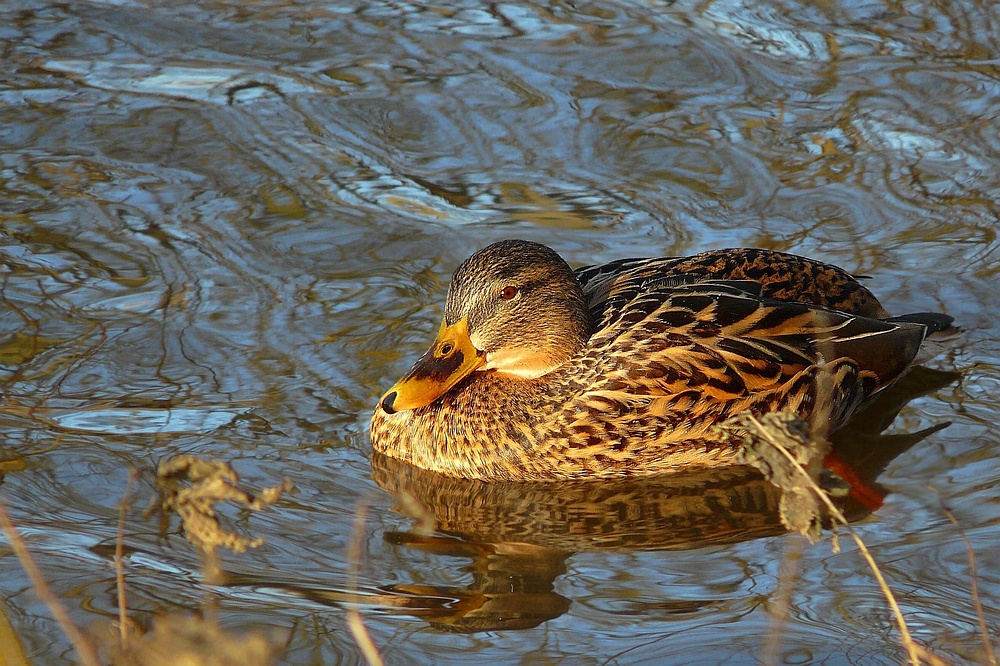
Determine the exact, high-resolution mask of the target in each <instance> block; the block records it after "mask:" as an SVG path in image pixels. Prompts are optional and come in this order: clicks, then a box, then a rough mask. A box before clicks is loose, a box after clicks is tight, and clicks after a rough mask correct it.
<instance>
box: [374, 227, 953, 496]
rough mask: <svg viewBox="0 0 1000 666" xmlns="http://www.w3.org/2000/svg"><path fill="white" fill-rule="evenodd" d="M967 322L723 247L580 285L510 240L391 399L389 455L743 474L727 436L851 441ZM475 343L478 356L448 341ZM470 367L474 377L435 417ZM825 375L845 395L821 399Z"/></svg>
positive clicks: (791, 258) (599, 269) (549, 471)
mask: <svg viewBox="0 0 1000 666" xmlns="http://www.w3.org/2000/svg"><path fill="white" fill-rule="evenodd" d="M511 287H513V290H511V289H509V288H511ZM511 293H513V294H514V296H512V297H511V298H510V299H508V298H507V297H506V296H507V295H509V294H511ZM580 294H582V295H583V298H582V299H581V298H580V297H579V295H580ZM949 323H950V318H948V317H946V316H944V315H912V316H909V317H900V318H895V319H890V318H889V313H888V312H887V311H886V310H885V309H884V308H883V307H882V306H881V304H880V303H879V302H878V300H877V299H876V298H875V296H873V295H872V294H871V292H870V291H868V290H867V289H866V288H865V287H863V286H862V285H860V284H859V283H858V282H857V281H856V280H855V279H854V278H852V277H851V276H850V275H849V274H847V273H846V272H844V271H843V270H841V269H839V268H836V267H834V266H830V265H827V264H823V263H820V262H816V261H813V260H810V259H806V258H803V257H798V256H795V255H789V254H784V253H778V252H770V251H766V250H749V249H739V250H717V251H712V252H706V253H703V254H699V255H695V256H693V257H687V258H672V259H627V260H621V261H616V262H612V263H609V264H603V265H600V266H591V267H585V268H581V269H578V270H577V271H575V272H570V270H569V268H568V267H567V266H566V265H565V262H563V261H562V259H561V258H559V256H558V255H557V254H555V253H554V252H552V251H551V250H550V249H548V248H545V247H544V246H541V245H538V244H535V243H528V242H526V241H504V242H502V243H497V244H494V245H491V246H489V247H487V248H484V249H483V250H480V251H479V252H477V253H476V254H475V255H473V256H472V257H471V258H470V259H469V260H467V261H466V262H465V263H463V265H462V266H461V267H459V269H458V271H457V272H456V275H455V279H454V280H453V283H452V285H451V289H450V290H449V297H448V304H447V307H446V311H445V317H444V323H443V324H442V333H441V334H440V335H439V340H438V341H436V342H435V345H434V346H432V348H431V350H430V351H429V352H428V354H426V355H425V356H424V357H423V358H422V359H421V360H420V361H419V362H418V363H417V365H415V366H414V369H413V370H411V371H410V373H409V374H408V375H407V376H406V377H404V379H403V380H401V381H400V382H399V383H398V384H397V386H396V387H393V389H391V390H390V391H389V392H387V394H386V396H384V397H383V399H382V400H381V401H380V404H379V407H378V408H376V410H375V414H374V416H373V418H372V423H371V437H372V444H373V446H374V448H375V449H376V450H377V451H380V452H382V453H384V454H386V455H388V456H391V457H394V458H398V459H401V460H405V461H407V462H410V463H412V464H414V465H417V466H419V467H423V468H425V469H431V470H434V471H438V472H441V473H444V474H448V475H451V476H458V477H464V478H477V479H485V480H500V479H504V480H523V481H551V480H558V479H569V478H588V477H595V478H599V477H623V476H634V475H646V474H656V473H661V472H668V471H671V470H677V469H679V468H683V467H693V466H713V465H720V464H727V463H729V462H731V460H732V456H733V451H732V450H731V448H730V446H729V445H728V444H726V443H724V442H722V441H720V439H719V437H718V435H717V434H715V430H714V428H713V426H714V425H716V424H717V423H719V422H721V421H723V420H725V419H726V418H728V417H730V416H732V415H734V414H736V413H738V412H740V411H743V410H751V411H753V412H755V413H764V412H767V411H774V410H780V409H790V410H793V411H796V412H798V413H799V414H800V415H802V416H803V417H812V418H817V417H819V418H822V419H824V420H825V424H826V425H827V426H828V427H829V429H830V430H835V429H836V428H838V427H840V426H841V425H843V424H844V423H845V422H846V421H847V420H848V419H849V418H850V416H851V415H852V414H853V413H855V412H856V411H857V410H858V408H859V407H860V406H862V405H863V404H865V403H866V402H867V401H869V400H870V399H871V398H872V397H873V396H874V395H876V394H877V393H878V392H879V391H881V390H882V389H884V388H886V387H887V386H889V385H891V384H892V383H893V382H895V381H896V380H897V379H899V377H901V376H902V375H903V374H904V373H905V371H906V370H907V368H908V367H909V365H910V363H911V362H912V360H913V358H914V356H915V355H916V353H917V350H918V348H919V347H920V344H921V342H922V341H923V339H924V338H925V336H926V335H927V334H928V332H929V331H934V330H938V329H941V328H944V327H946V326H947V325H948V324H949ZM459 328H461V329H462V333H463V335H464V337H462V338H461V340H462V342H456V340H458V338H455V337H448V336H449V335H450V334H451V333H450V332H452V331H453V330H457V329H459ZM466 328H467V335H465V329H466ZM577 331H583V333H577ZM567 340H569V341H571V342H570V343H567ZM466 343H469V344H466ZM456 345H458V346H459V347H460V348H459V349H456V348H455V347H456ZM461 345H465V346H464V347H463V346H461ZM463 354H464V356H463ZM460 362H461V364H463V367H464V368H466V369H465V370H462V371H461V372H463V373H468V374H466V375H462V377H461V378H460V379H459V378H457V377H456V378H455V382H454V383H453V384H450V385H448V387H447V389H445V390H444V391H443V394H441V395H439V396H437V397H434V398H433V399H432V400H431V401H430V402H429V404H423V403H424V402H426V401H427V400H429V399H430V397H429V396H435V395H436V393H435V392H434V391H431V390H430V389H427V386H429V385H430V384H433V385H434V386H438V385H437V384H436V383H435V382H438V381H439V379H440V377H439V375H440V374H441V372H442V370H441V368H446V369H447V370H448V371H449V372H450V371H451V369H452V368H454V367H457V366H458V365H459V364H460ZM469 368H472V369H471V370H470V369H469ZM435 373H437V374H435ZM820 376H823V377H824V378H826V379H828V380H830V381H828V382H824V383H825V384H827V385H831V382H832V386H834V387H835V390H834V391H833V395H829V396H817V395H816V386H817V378H819V377H820ZM428 378H431V379H428ZM432 380H433V381H432ZM421 382H423V383H421ZM418 383H419V384H420V390H419V391H414V392H413V395H417V394H419V396H418V397H415V398H412V399H409V398H407V395H408V394H407V391H408V390H409V388H410V387H411V386H412V385H414V384H418ZM438 388H440V387H438ZM428 391H429V392H428ZM408 399H409V400H410V402H409V403H407V400H408ZM819 402H822V410H818V409H817V405H818V403H819ZM408 405H418V406H413V407H410V406H408ZM818 411H822V414H817V412H818Z"/></svg>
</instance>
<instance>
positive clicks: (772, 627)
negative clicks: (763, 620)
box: [761, 539, 803, 664]
mask: <svg viewBox="0 0 1000 666" xmlns="http://www.w3.org/2000/svg"><path fill="white" fill-rule="evenodd" d="M784 550H785V554H784V556H783V557H782V558H781V568H780V570H779V572H778V589H777V590H776V591H775V595H774V596H775V599H774V603H773V604H772V608H771V612H770V614H769V616H770V621H769V622H768V625H769V627H768V628H769V631H768V632H767V643H766V644H765V645H764V653H763V654H762V655H761V661H762V662H763V663H765V664H778V663H781V654H780V653H781V644H782V641H781V639H782V636H784V629H785V624H786V623H787V622H788V611H789V609H791V607H792V594H793V593H794V592H795V581H796V579H797V578H798V572H799V566H800V564H801V563H802V553H803V542H802V541H801V540H800V539H795V540H793V541H786V542H785V548H784Z"/></svg>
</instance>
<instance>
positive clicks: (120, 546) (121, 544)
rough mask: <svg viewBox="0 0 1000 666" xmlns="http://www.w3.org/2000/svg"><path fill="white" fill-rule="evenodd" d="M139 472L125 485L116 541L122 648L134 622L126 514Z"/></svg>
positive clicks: (131, 474) (119, 511)
mask: <svg viewBox="0 0 1000 666" xmlns="http://www.w3.org/2000/svg"><path fill="white" fill-rule="evenodd" d="M138 478H139V471H138V470H136V469H133V470H132V471H131V472H130V473H129V475H128V483H127V484H126V485H125V495H124V496H123V497H122V501H121V505H120V506H119V508H118V538H117V539H116V540H115V585H116V586H117V588H118V631H120V632H121V637H122V638H121V641H122V646H124V645H125V644H126V643H128V638H129V630H130V629H131V628H132V620H131V619H129V616H128V605H127V604H126V603H125V564H124V551H125V512H126V511H128V507H129V505H130V504H131V500H132V485H133V484H134V483H135V482H136V480H138Z"/></svg>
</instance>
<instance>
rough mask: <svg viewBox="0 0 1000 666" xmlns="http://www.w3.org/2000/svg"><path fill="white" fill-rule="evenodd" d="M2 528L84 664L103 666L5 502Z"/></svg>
mask: <svg viewBox="0 0 1000 666" xmlns="http://www.w3.org/2000/svg"><path fill="white" fill-rule="evenodd" d="M0 527H2V528H3V531H4V534H6V535H7V540H8V541H9V542H10V547H11V548H12V549H13V550H14V554H15V555H17V559H18V560H19V561H20V562H21V566H22V567H23V568H24V571H25V573H27V574H28V578H30V579H31V586H32V588H34V590H35V594H37V595H38V598H39V599H41V600H42V603H44V604H45V605H46V606H47V607H48V609H49V612H51V613H52V617H54V618H55V620H56V622H57V623H58V624H59V628H60V629H62V631H63V633H64V634H66V637H67V638H68V639H69V641H70V643H72V644H73V648H74V649H75V650H76V654H77V656H79V658H80V662H81V663H82V664H83V665H84V666H100V661H98V659H97V651H96V650H95V649H94V646H93V645H91V643H90V641H88V640H87V638H86V637H85V636H84V635H83V633H82V632H81V631H80V630H79V629H77V627H76V625H75V624H73V621H72V620H70V619H69V613H67V612H66V609H65V608H64V607H63V605H62V604H61V603H60V602H59V598H58V597H57V596H56V595H55V592H53V591H52V588H51V587H49V584H48V582H47V581H46V580H45V577H44V576H42V572H41V570H40V569H39V568H38V564H36V563H35V558H33V557H32V556H31V552H29V551H28V546H27V545H26V544H25V543H24V539H22V538H21V535H20V533H18V531H17V529H16V528H15V527H14V523H13V522H12V521H11V519H10V515H9V514H8V513H7V509H6V508H5V507H4V505H3V503H2V502H0Z"/></svg>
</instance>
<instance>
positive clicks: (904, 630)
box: [731, 413, 936, 666]
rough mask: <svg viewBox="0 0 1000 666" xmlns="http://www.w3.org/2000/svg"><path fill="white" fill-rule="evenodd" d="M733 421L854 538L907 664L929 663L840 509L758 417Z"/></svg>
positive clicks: (868, 552)
mask: <svg viewBox="0 0 1000 666" xmlns="http://www.w3.org/2000/svg"><path fill="white" fill-rule="evenodd" d="M768 416H773V415H770V414H769V415H768ZM734 420H736V421H737V422H736V424H735V425H734V426H731V427H733V428H735V429H736V430H737V431H739V430H744V431H746V430H749V431H750V438H751V439H753V440H761V439H762V440H763V441H766V442H767V443H768V444H770V445H771V446H772V447H773V448H774V449H775V450H776V451H778V452H779V453H780V454H781V456H782V457H783V458H784V459H785V461H787V463H788V464H789V465H790V466H791V467H792V468H793V469H795V470H796V471H797V472H798V473H799V480H798V482H797V483H796V485H795V487H799V484H805V486H806V487H808V488H810V489H811V491H812V493H813V494H814V495H815V497H816V498H817V499H818V500H819V501H820V502H822V503H823V504H824V505H825V506H826V509H827V511H828V512H829V515H830V516H831V517H832V518H833V519H834V521H835V522H836V523H839V524H841V525H843V526H844V527H845V528H847V530H848V533H849V534H850V535H851V538H852V539H854V543H856V544H857V546H858V550H859V551H860V552H861V555H862V557H864V558H865V561H866V562H868V566H869V567H870V568H871V570H872V574H873V575H874V576H875V580H876V581H877V582H878V585H879V588H880V589H881V590H882V594H883V595H884V596H885V599H886V601H887V602H888V604H889V607H890V608H891V609H892V612H893V615H894V616H895V618H896V626H897V627H899V633H900V642H901V643H902V645H903V647H904V648H905V649H906V651H907V654H908V656H909V660H910V663H911V664H913V666H919V665H920V664H921V660H922V659H923V661H928V660H930V657H929V656H928V655H930V653H929V652H927V650H925V649H923V648H922V647H920V646H919V645H917V644H916V643H915V642H914V640H913V637H912V636H911V635H910V630H909V627H908V626H907V624H906V620H905V618H904V617H903V612H902V610H901V609H900V607H899V604H898V603H897V602H896V596H895V595H894V594H893V593H892V590H891V589H890V588H889V584H888V583H887V582H886V580H885V577H884V576H883V575H882V571H881V570H880V569H879V567H878V564H877V563H876V562H875V558H874V557H872V554H871V551H869V550H868V547H867V546H865V544H864V542H863V541H862V540H861V537H860V536H858V533H857V532H855V531H854V528H852V527H851V525H850V524H849V523H848V521H847V518H845V517H844V514H843V513H841V512H840V509H838V508H837V506H836V505H835V504H834V503H833V501H832V500H831V499H830V496H829V495H828V494H827V493H826V492H825V491H824V490H823V489H822V488H820V487H819V485H818V484H817V483H816V482H815V481H814V480H813V478H814V477H813V476H812V475H810V473H809V472H808V471H807V470H806V468H805V467H803V465H802V464H801V463H800V461H799V460H798V459H797V457H796V456H795V455H793V454H792V453H791V452H790V451H789V450H788V448H786V447H785V445H784V444H783V443H782V442H781V441H779V439H778V437H776V436H775V434H774V432H775V431H774V430H773V429H772V427H769V425H765V424H764V423H761V421H760V420H758V419H757V417H755V416H753V415H752V414H749V413H745V414H742V415H740V416H739V417H737V419H734ZM779 432H780V431H779ZM796 443H798V442H796V440H795V438H794V437H793V438H792V444H796ZM823 448H824V447H820V449H821V450H822V449H823ZM748 462H751V463H752V464H755V465H756V464H757V463H755V462H753V461H748ZM765 466H766V464H765ZM767 473H768V471H767V470H765V474H767ZM772 481H774V479H772ZM774 482H775V483H776V485H780V483H778V482H776V481H774ZM930 656H933V655H930ZM935 659H936V657H935ZM932 661H933V660H932Z"/></svg>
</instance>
